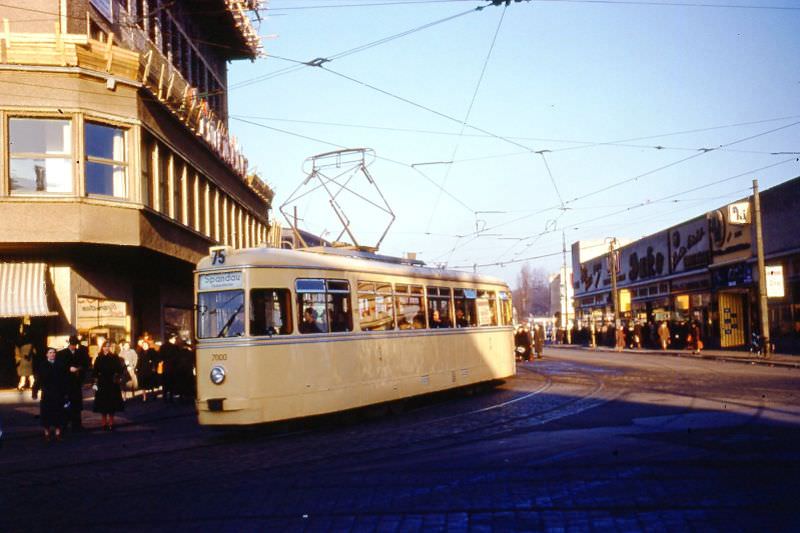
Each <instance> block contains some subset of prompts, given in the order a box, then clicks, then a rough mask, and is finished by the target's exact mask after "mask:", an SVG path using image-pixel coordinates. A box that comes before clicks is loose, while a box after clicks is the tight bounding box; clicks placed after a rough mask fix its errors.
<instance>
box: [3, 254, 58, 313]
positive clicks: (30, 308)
mask: <svg viewBox="0 0 800 533" xmlns="http://www.w3.org/2000/svg"><path fill="white" fill-rule="evenodd" d="M46 272H47V265H46V264H45V263H0V318H4V317H17V316H26V315H27V316H49V315H53V314H55V313H52V312H50V309H49V308H48V307H47V288H46V284H45V275H46Z"/></svg>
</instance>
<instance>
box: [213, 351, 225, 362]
mask: <svg viewBox="0 0 800 533" xmlns="http://www.w3.org/2000/svg"><path fill="white" fill-rule="evenodd" d="M211 360H212V361H227V360H228V354H226V353H212V354H211Z"/></svg>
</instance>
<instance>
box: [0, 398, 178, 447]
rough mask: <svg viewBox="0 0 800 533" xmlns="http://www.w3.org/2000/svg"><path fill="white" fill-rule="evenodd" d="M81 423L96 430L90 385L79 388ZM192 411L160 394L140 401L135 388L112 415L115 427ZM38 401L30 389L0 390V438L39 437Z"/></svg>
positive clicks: (97, 417)
mask: <svg viewBox="0 0 800 533" xmlns="http://www.w3.org/2000/svg"><path fill="white" fill-rule="evenodd" d="M83 398H84V399H83V426H84V428H85V429H86V431H88V432H92V431H100V428H101V425H102V423H101V418H100V414H99V413H95V412H93V411H92V404H93V402H94V391H93V390H92V389H91V388H90V387H85V388H84V389H83ZM178 405H180V406H181V407H183V406H186V408H185V409H178V410H176V409H175V406H178ZM193 410H194V402H191V404H189V403H181V400H175V403H166V402H164V400H163V399H161V397H160V396H159V397H155V396H153V395H152V394H149V395H148V399H147V402H143V401H142V397H141V392H140V391H137V395H136V397H135V398H134V399H129V398H128V397H127V395H126V398H125V411H123V412H121V413H118V414H117V416H116V417H115V419H116V420H115V424H114V425H115V426H116V427H125V426H128V425H131V424H141V423H147V422H150V421H154V420H159V419H163V418H168V417H170V416H175V414H176V411H178V412H184V411H186V412H188V411H193ZM38 416H39V400H34V399H33V398H31V391H30V390H25V391H23V392H20V391H18V390H17V389H0V429H2V432H3V436H2V439H3V440H4V441H8V440H16V439H23V438H37V439H39V438H41V435H42V427H41V424H40V423H39V418H38Z"/></svg>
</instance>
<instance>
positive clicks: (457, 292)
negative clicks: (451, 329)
mask: <svg viewBox="0 0 800 533" xmlns="http://www.w3.org/2000/svg"><path fill="white" fill-rule="evenodd" d="M476 296H477V291H476V290H474V289H454V290H453V297H454V298H453V301H454V303H455V308H456V327H457V328H469V327H475V326H477V325H478V313H477V311H476V304H475V298H476Z"/></svg>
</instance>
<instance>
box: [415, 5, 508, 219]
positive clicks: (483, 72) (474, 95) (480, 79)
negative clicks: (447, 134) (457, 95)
mask: <svg viewBox="0 0 800 533" xmlns="http://www.w3.org/2000/svg"><path fill="white" fill-rule="evenodd" d="M507 9H508V6H506V7H505V8H503V10H502V12H501V15H500V20H499V21H498V22H497V27H496V28H495V30H494V35H493V36H492V42H491V44H490V45H489V51H488V52H487V53H486V58H484V60H483V66H482V67H481V73H480V75H479V76H478V81H477V83H476V84H475V89H474V90H473V91H472V98H471V99H470V101H469V106H467V112H466V114H465V115H464V120H463V121H462V122H461V129H460V131H459V136H458V140H457V141H456V144H455V146H454V147H453V153H452V154H451V156H450V161H453V160H454V159H455V158H456V155H457V154H458V149H459V147H460V146H461V136H462V135H463V134H464V130H466V128H467V123H468V122H469V118H470V116H471V115H472V108H473V107H474V106H475V100H477V98H478V92H479V91H480V88H481V84H482V83H483V77H484V76H485V75H486V68H487V67H488V66H489V60H490V59H491V57H492V52H493V51H494V47H495V44H497V36H498V35H500V28H501V27H502V26H503V20H504V19H505V16H506V10H507ZM452 168H453V166H452V165H448V166H447V168H446V170H445V174H444V177H443V178H442V183H441V185H442V187H444V186H445V185H446V184H447V180H448V179H449V177H450V171H451V170H452ZM441 191H442V189H439V194H437V195H436V199H435V200H434V202H433V208H432V209H431V216H430V217H429V218H428V225H427V227H426V230H429V229H430V227H431V224H432V223H433V217H434V216H435V215H436V209H437V208H438V207H439V200H440V199H441V197H442V192H441Z"/></svg>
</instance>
